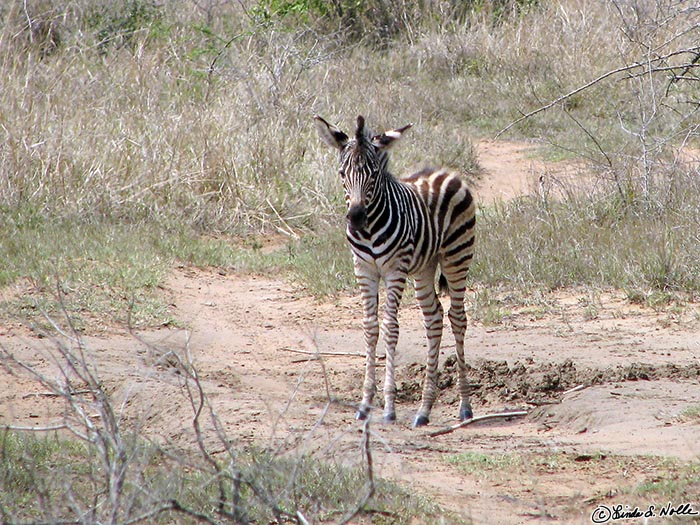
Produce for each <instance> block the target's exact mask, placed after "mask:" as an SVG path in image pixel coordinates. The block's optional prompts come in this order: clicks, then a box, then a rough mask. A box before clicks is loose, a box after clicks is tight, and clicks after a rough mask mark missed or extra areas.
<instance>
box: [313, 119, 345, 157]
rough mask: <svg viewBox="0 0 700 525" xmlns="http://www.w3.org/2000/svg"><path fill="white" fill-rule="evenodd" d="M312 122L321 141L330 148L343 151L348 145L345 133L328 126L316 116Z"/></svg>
mask: <svg viewBox="0 0 700 525" xmlns="http://www.w3.org/2000/svg"><path fill="white" fill-rule="evenodd" d="M314 122H315V123H316V129H317V130H318V134H319V135H320V136H321V139H322V140H323V142H325V143H326V144H328V145H329V146H330V147H332V148H337V149H343V148H344V147H345V145H346V144H347V143H348V136H347V135H346V134H345V133H343V132H342V131H340V130H339V129H338V128H336V127H335V126H333V125H332V124H329V123H328V122H326V121H325V120H323V119H322V118H321V117H319V116H318V115H316V116H315V117H314Z"/></svg>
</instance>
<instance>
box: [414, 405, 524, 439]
mask: <svg viewBox="0 0 700 525" xmlns="http://www.w3.org/2000/svg"><path fill="white" fill-rule="evenodd" d="M523 416H527V410H513V411H512V412H498V413H496V414H486V415H484V416H477V417H473V418H471V419H465V420H464V421H462V422H461V423H457V424H456V425H452V426H450V427H446V428H443V429H441V430H436V431H435V432H430V433H428V437H437V436H442V435H444V434H449V433H451V432H454V431H455V430H458V429H460V428H462V427H466V426H467V425H471V424H472V423H478V422H480V421H488V420H489V419H498V418H506V417H523Z"/></svg>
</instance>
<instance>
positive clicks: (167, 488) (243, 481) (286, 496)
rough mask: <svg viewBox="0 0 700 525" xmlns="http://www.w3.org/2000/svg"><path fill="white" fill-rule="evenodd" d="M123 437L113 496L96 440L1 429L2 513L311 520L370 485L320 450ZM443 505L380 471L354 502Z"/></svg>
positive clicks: (415, 510)
mask: <svg viewBox="0 0 700 525" xmlns="http://www.w3.org/2000/svg"><path fill="white" fill-rule="evenodd" d="M124 441H125V443H126V445H125V447H126V448H125V449H124V454H123V457H122V460H120V462H116V459H114V458H111V459H110V461H115V464H118V465H120V468H123V470H122V471H121V474H123V477H120V479H121V481H120V492H119V493H118V496H117V497H116V498H115V497H114V494H111V493H110V490H109V483H110V480H111V481H112V482H114V480H115V478H114V476H115V475H116V473H115V472H111V473H109V472H107V470H106V468H105V466H106V465H107V464H108V463H106V462H105V461H104V459H105V457H104V456H103V455H102V453H101V452H100V449H99V448H98V447H96V446H95V443H97V442H95V443H88V442H76V441H75V440H72V439H66V438H65V437H63V438H62V437H59V436H58V435H48V436H43V437H42V436H38V435H36V434H31V433H30V434H27V433H19V432H13V431H2V432H0V459H1V461H0V515H1V516H2V517H3V521H7V522H11V523H20V522H22V523H27V522H37V521H41V522H47V523H49V522H51V523H53V522H59V521H65V520H67V521H72V520H78V521H80V520H81V519H83V518H84V515H83V513H84V512H89V513H92V515H93V517H94V519H95V520H98V521H99V520H103V519H108V518H109V517H110V516H119V521H120V522H126V521H129V520H134V519H136V518H137V517H139V516H148V519H147V521H148V522H149V523H191V522H192V519H193V518H194V517H195V516H199V517H205V516H206V517H207V519H209V520H216V521H219V520H223V522H226V523H229V522H245V523H248V522H252V523H268V522H270V520H273V521H274V520H275V518H276V517H280V516H287V517H295V516H297V512H301V513H302V515H304V516H305V517H306V519H310V520H314V521H317V520H318V521H321V522H323V521H329V520H330V521H337V520H339V519H341V518H342V517H344V516H346V515H347V514H349V513H351V512H353V511H354V510H355V509H356V507H357V506H358V505H359V503H360V502H361V501H362V498H363V497H364V495H365V494H367V491H368V489H369V485H368V478H367V474H366V471H365V469H364V468H362V467H357V468H353V467H345V466H340V465H338V464H335V463H333V462H332V461H331V460H327V459H319V458H312V457H310V456H301V457H276V456H273V455H271V454H269V453H266V452H264V451H261V450H250V451H247V452H243V451H241V452H233V451H229V452H230V453H231V456H230V457H229V458H228V459H227V460H221V463H220V464H219V465H218V466H217V468H216V469H212V468H211V467H212V465H211V464H207V463H206V462H202V461H201V458H199V459H198V458H197V456H196V455H195V454H194V453H193V452H192V451H186V450H180V451H177V452H176V451H173V450H169V451H165V450H162V449H160V448H158V447H156V446H155V445H153V444H150V443H147V442H144V441H143V440H140V439H138V438H137V437H136V436H124ZM227 455H228V454H227ZM221 489H223V490H224V494H225V495H226V501H225V503H224V504H223V505H220V503H219V502H220V496H221V492H220V490H221ZM173 502H177V505H176V506H173ZM159 509H160V511H159ZM443 515H444V511H442V509H440V507H438V506H437V505H436V504H435V503H433V502H432V501H429V500H428V499H426V498H424V497H416V495H415V494H413V493H412V492H409V491H407V490H405V489H403V488H401V487H399V486H398V485H396V484H394V483H391V482H388V481H385V480H381V479H379V480H377V481H376V484H375V493H374V496H373V497H372V498H371V499H370V500H369V501H368V502H367V504H366V505H365V506H364V507H363V508H362V509H361V510H360V512H359V516H361V517H366V518H367V519H368V520H371V522H372V523H382V524H387V525H388V524H396V525H401V524H409V523H435V522H436V521H435V520H437V519H439V517H440V516H443ZM236 518H237V519H238V520H239V521H235V519H236ZM231 520H233V521H231ZM451 522H453V523H454V522H456V521H451Z"/></svg>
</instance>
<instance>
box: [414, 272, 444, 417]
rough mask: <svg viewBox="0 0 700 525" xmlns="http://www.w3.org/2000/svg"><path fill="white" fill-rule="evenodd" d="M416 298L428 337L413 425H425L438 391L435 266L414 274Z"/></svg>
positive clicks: (439, 308) (440, 316)
mask: <svg viewBox="0 0 700 525" xmlns="http://www.w3.org/2000/svg"><path fill="white" fill-rule="evenodd" d="M416 299H417V300H418V304H420V307H421V310H423V323H424V326H425V332H426V336H427V338H428V360H427V363H426V368H425V379H424V382H423V395H422V396H421V405H420V408H419V409H418V413H417V414H416V417H415V419H414V420H413V426H414V427H420V426H423V425H427V424H428V423H429V421H430V411H431V409H432V408H433V403H434V402H435V398H436V397H437V393H438V385H437V378H438V359H439V356H440V341H441V340H442V320H443V310H442V305H441V304H440V301H439V300H438V298H437V295H436V294H435V266H432V267H431V268H429V269H428V270H427V271H425V272H422V273H421V274H419V275H416Z"/></svg>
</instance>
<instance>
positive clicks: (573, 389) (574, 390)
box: [561, 385, 588, 397]
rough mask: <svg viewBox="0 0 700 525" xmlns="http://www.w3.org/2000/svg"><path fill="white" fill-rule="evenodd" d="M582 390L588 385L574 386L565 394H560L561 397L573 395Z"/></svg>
mask: <svg viewBox="0 0 700 525" xmlns="http://www.w3.org/2000/svg"><path fill="white" fill-rule="evenodd" d="M584 388H588V385H578V386H575V387H574V388H570V389H569V390H567V391H566V392H562V394H561V397H564V396H567V395H569V394H573V393H574V392H579V391H580V390H583V389H584Z"/></svg>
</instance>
